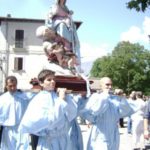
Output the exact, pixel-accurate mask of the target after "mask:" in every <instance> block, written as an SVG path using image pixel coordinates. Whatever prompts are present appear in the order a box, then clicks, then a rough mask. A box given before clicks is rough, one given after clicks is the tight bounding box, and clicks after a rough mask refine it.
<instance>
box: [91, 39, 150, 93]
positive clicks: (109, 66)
mask: <svg viewBox="0 0 150 150" xmlns="http://www.w3.org/2000/svg"><path fill="white" fill-rule="evenodd" d="M91 76H92V77H98V78H101V77H103V76H109V77H110V78H111V79H112V80H113V84H114V87H117V88H122V89H123V90H124V91H125V92H127V93H130V92H131V91H132V90H141V91H143V92H144V93H149V94H150V86H149V84H148V83H150V52H149V51H148V50H145V49H144V47H143V46H141V45H139V44H138V43H136V44H131V43H129V42H120V43H118V44H117V46H116V47H115V48H114V50H113V51H112V53H111V55H109V56H105V57H102V58H99V59H97V60H96V61H95V62H94V64H93V67H92V69H91Z"/></svg>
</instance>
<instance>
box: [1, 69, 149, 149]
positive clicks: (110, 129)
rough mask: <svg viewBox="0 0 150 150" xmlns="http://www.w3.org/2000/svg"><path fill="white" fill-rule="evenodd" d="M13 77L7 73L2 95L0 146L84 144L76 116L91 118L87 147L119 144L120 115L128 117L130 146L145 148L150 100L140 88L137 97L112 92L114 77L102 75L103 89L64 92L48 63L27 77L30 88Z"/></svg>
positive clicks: (71, 146) (67, 146)
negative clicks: (25, 88)
mask: <svg viewBox="0 0 150 150" xmlns="http://www.w3.org/2000/svg"><path fill="white" fill-rule="evenodd" d="M17 82H18V81H17V78H16V77H15V76H8V77H7V78H6V82H5V91H4V93H3V94H2V95H1V96H0V125H1V141H0V142H1V144H0V145H1V149H2V150H29V149H30V147H32V149H33V150H34V149H36V150H42V149H44V150H83V149H84V144H83V137H82V132H81V129H80V126H79V123H78V121H77V117H79V116H80V117H82V118H83V119H85V120H87V121H88V122H90V124H91V125H90V126H91V127H90V133H89V137H88V142H87V146H86V148H87V150H99V149H100V147H101V149H103V150H119V143H120V142H119V136H120V135H119V121H120V119H121V118H124V117H130V118H131V120H132V130H131V133H132V137H133V149H135V150H136V149H138V148H139V149H140V148H143V149H144V148H145V147H144V145H142V147H141V143H142V142H143V140H144V138H145V139H149V137H150V136H149V129H148V120H149V114H150V103H149V102H145V101H144V100H143V99H142V92H140V91H135V92H134V94H135V99H134V100H132V101H131V100H128V98H127V97H126V96H125V95H124V94H123V92H122V90H120V89H117V90H115V92H114V93H113V92H112V80H111V79H110V78H109V77H102V78H101V79H100V81H99V82H100V83H99V84H100V86H101V92H94V93H92V94H91V95H90V96H89V97H87V96H86V91H85V92H81V93H75V94H74V93H67V89H66V88H57V89H56V88H55V84H56V82H55V73H54V72H53V71H51V70H48V69H44V70H42V71H41V72H40V73H39V74H38V78H37V79H36V78H34V79H32V80H31V82H30V83H31V84H32V85H33V87H32V88H31V89H30V90H28V91H21V90H18V89H17ZM35 89H36V90H35ZM132 94H133V93H132Z"/></svg>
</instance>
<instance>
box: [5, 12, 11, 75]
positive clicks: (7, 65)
mask: <svg viewBox="0 0 150 150" xmlns="http://www.w3.org/2000/svg"><path fill="white" fill-rule="evenodd" d="M10 17H11V15H10V14H8V15H7V18H6V65H5V67H6V68H5V73H6V76H8V72H9V54H10V51H9V41H8V29H9V23H8V18H10Z"/></svg>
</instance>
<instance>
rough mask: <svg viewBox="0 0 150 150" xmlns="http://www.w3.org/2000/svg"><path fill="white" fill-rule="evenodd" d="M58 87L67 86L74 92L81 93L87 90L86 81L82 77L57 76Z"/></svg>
mask: <svg viewBox="0 0 150 150" xmlns="http://www.w3.org/2000/svg"><path fill="white" fill-rule="evenodd" d="M55 81H56V88H57V87H58V88H67V90H71V91H72V92H75V93H79V92H85V91H86V90H87V87H86V81H85V80H84V79H83V78H81V77H72V76H62V75H61V76H56V78H55Z"/></svg>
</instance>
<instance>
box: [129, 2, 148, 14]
mask: <svg viewBox="0 0 150 150" xmlns="http://www.w3.org/2000/svg"><path fill="white" fill-rule="evenodd" d="M149 6H150V0H131V1H129V2H128V3H127V8H129V9H135V10H136V11H138V12H139V11H142V12H145V10H146V9H147V8H148V7H149Z"/></svg>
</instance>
